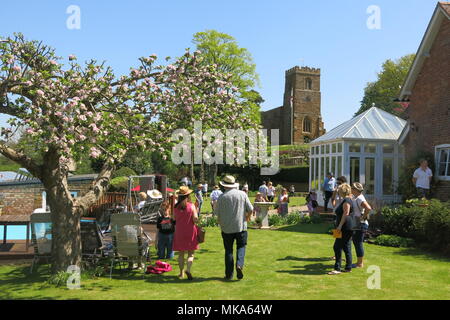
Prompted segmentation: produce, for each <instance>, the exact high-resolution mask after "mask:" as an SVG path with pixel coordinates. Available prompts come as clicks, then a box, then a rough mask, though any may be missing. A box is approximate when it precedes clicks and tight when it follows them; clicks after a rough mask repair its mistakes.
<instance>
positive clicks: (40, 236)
mask: <svg viewBox="0 0 450 320" xmlns="http://www.w3.org/2000/svg"><path fill="white" fill-rule="evenodd" d="M30 223H31V242H32V245H33V246H34V257H33V262H32V263H31V269H30V273H33V268H34V265H35V264H36V263H38V262H39V261H40V260H41V259H45V260H47V262H48V261H49V260H50V258H51V256H52V220H51V215H50V213H34V214H32V215H31V217H30Z"/></svg>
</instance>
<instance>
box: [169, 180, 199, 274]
mask: <svg viewBox="0 0 450 320" xmlns="http://www.w3.org/2000/svg"><path fill="white" fill-rule="evenodd" d="M192 192H193V190H190V189H189V188H188V187H185V186H182V187H180V190H178V191H177V195H178V202H177V204H176V205H175V208H174V217H173V218H174V220H175V221H176V227H175V234H174V238H173V251H178V264H179V266H180V274H179V275H178V276H179V277H180V278H183V277H184V274H185V273H186V275H187V277H188V279H189V280H192V274H191V268H192V263H193V262H194V251H195V250H198V241H197V227H196V225H195V224H196V223H197V221H198V214H197V209H196V208H195V205H194V204H193V203H192V202H191V199H190V195H191V193H192ZM185 252H187V269H186V271H184V264H185V258H184V254H185Z"/></svg>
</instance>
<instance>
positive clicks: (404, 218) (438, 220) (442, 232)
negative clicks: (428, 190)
mask: <svg viewBox="0 0 450 320" xmlns="http://www.w3.org/2000/svg"><path fill="white" fill-rule="evenodd" d="M382 229H383V233H385V234H391V235H397V236H400V237H405V238H412V239H414V240H415V241H416V243H418V244H420V245H421V246H425V247H428V248H430V249H432V250H436V251H440V252H442V253H444V254H446V255H450V202H440V201H439V200H431V201H429V202H428V204H427V205H426V206H423V205H419V204H408V205H401V206H397V207H384V208H383V210H382Z"/></svg>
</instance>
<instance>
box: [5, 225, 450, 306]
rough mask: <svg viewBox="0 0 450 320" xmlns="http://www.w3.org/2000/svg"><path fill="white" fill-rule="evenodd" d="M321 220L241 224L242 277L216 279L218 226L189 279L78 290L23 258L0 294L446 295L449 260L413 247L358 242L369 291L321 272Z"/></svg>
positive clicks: (91, 283) (137, 279)
mask: <svg viewBox="0 0 450 320" xmlns="http://www.w3.org/2000/svg"><path fill="white" fill-rule="evenodd" d="M327 227H328V226H327V225H323V224H322V225H298V226H289V227H283V228H280V229H279V230H249V243H248V247H247V256H246V266H245V269H244V273H245V278H244V280H242V281H232V282H224V281H223V280H222V277H223V276H224V265H223V253H224V251H223V247H222V241H221V237H220V231H219V229H217V228H209V229H208V232H207V241H206V242H205V243H204V244H203V245H202V246H201V250H199V251H198V253H197V255H196V260H195V262H194V267H193V271H192V272H193V275H194V277H195V279H194V281H192V282H189V281H188V280H179V279H178V278H177V277H176V276H177V274H178V270H177V263H176V262H175V261H173V265H174V267H175V270H174V271H172V272H169V273H166V274H164V275H143V274H142V273H139V272H137V271H134V272H132V273H129V274H127V273H125V272H120V270H118V271H116V272H115V273H114V276H113V279H112V280H110V279H109V278H107V277H104V278H97V279H88V280H83V279H82V282H81V289H79V290H68V289H66V288H55V287H54V286H51V285H48V284H46V283H45V280H46V279H47V277H48V275H47V273H48V267H47V266H40V267H39V270H38V273H37V274H34V275H29V274H28V271H29V266H28V265H18V266H14V265H7V266H5V265H3V266H0V288H1V290H0V298H1V299H187V300H191V299H273V300H278V299H281V300H285V299H367V300H372V299H389V300H393V299H449V298H450V274H449V269H450V268H449V267H450V263H449V262H450V260H449V259H446V258H442V257H437V256H432V255H430V254H428V253H425V252H423V251H420V250H416V249H401V248H388V247H379V246H375V245H366V252H367V253H366V256H367V259H366V267H367V266H370V265H377V266H379V267H380V268H381V289H380V290H369V289H368V288H367V285H366V283H367V279H368V277H369V276H370V274H368V273H367V269H366V268H365V269H356V270H354V271H353V272H352V273H350V274H341V275H338V276H328V275H326V274H325V273H326V272H327V271H329V270H331V268H332V265H333V262H332V261H330V260H329V257H331V256H332V255H333V252H332V244H333V239H332V238H331V236H329V235H327V234H324V231H325V230H326V229H327Z"/></svg>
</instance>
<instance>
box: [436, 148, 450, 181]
mask: <svg viewBox="0 0 450 320" xmlns="http://www.w3.org/2000/svg"><path fill="white" fill-rule="evenodd" d="M440 149H448V151H449V152H450V144H440V145H437V146H435V147H434V158H435V162H436V163H435V167H436V178H437V179H438V180H446V181H450V176H440V175H438V173H439V162H440V161H439V160H440V159H439V158H438V156H439V154H438V150H440ZM449 165H450V163H448V162H447V166H449Z"/></svg>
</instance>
